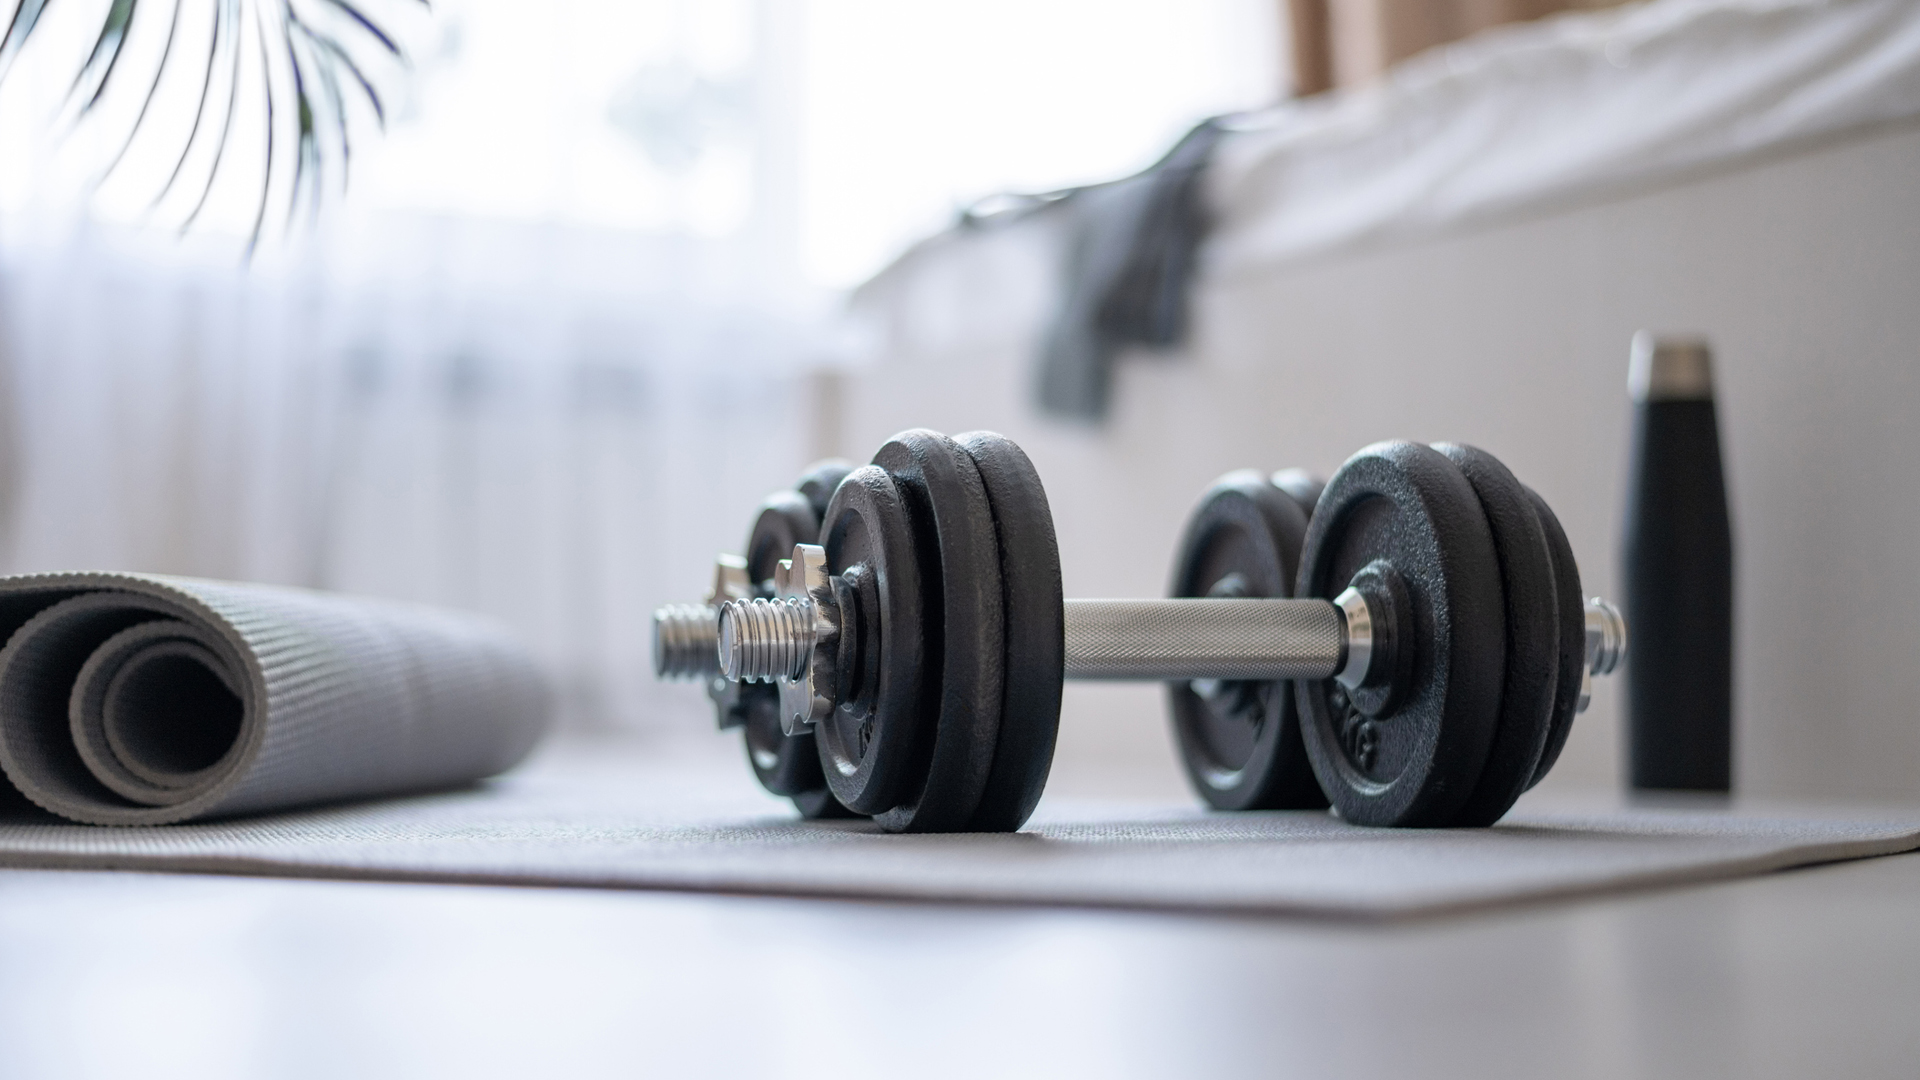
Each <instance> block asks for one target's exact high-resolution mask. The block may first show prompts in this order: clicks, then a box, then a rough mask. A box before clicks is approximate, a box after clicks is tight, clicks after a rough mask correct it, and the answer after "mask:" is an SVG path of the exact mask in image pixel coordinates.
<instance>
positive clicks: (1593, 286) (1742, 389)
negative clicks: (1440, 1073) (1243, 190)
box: [841, 127, 1920, 797]
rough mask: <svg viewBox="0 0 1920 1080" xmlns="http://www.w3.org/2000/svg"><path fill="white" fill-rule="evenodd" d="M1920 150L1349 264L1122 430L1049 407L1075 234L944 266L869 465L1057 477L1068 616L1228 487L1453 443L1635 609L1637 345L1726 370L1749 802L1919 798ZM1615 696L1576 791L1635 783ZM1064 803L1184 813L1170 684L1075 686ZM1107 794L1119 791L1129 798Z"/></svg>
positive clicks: (1562, 217) (861, 406)
mask: <svg viewBox="0 0 1920 1080" xmlns="http://www.w3.org/2000/svg"><path fill="white" fill-rule="evenodd" d="M1916 177H1920V131H1916V130H1915V129H1913V128H1912V127H1906V128H1903V129H1897V130H1892V131H1885V130H1883V131H1881V132H1879V133H1877V134H1874V135H1871V136H1868V137H1856V138H1853V139H1851V140H1848V141H1845V142H1839V143H1831V144H1828V145H1825V146H1823V147H1821V148H1819V149H1816V150H1814V151H1811V152H1806V153H1802V154H1799V155H1796V156H1791V157H1783V158H1776V159H1773V160H1770V161H1767V162H1763V163H1761V164H1759V165H1756V166H1750V167H1747V168H1745V169H1742V170H1740V171H1736V172H1728V173H1723V174H1719V175H1714V176H1710V177H1706V178H1702V179H1697V180H1695V181H1693V182H1689V183H1686V184H1683V185H1679V186H1672V187H1667V188H1664V189H1660V190H1655V191H1650V192H1646V193H1643V194H1640V195H1638V196H1636V197H1632V198H1625V199H1620V200H1617V201H1611V202H1608V203H1605V204H1600V205H1591V206H1587V207H1584V208H1580V209H1574V210H1570V211H1564V212H1559V213H1555V214H1552V215H1547V216H1539V217H1534V218H1530V219H1525V220H1512V221H1508V222H1506V223H1504V224H1500V225H1497V226H1494V227H1486V228H1479V229H1475V230H1472V231H1466V232H1460V233H1456V234H1453V235H1450V236H1447V237H1444V238H1442V239H1438V240H1432V241H1426V242H1419V243H1408V244H1402V245H1398V246H1391V247H1384V248H1378V249H1373V250H1365V251H1348V252H1344V253H1339V254H1335V255H1332V256H1327V257H1322V258H1319V259H1315V260H1313V261H1311V262H1310V263H1305V264H1294V265H1288V266H1282V267H1276V268H1274V269H1272V270H1271V271H1270V272H1268V273H1265V274H1262V275H1258V276H1252V277H1242V278H1239V279H1236V280H1232V281H1222V280H1209V281H1207V282H1205V283H1204V284H1203V286H1202V287H1201V289H1200V290H1199V294H1198V305H1199V306H1198V319H1197V331H1196V334H1195V338H1194V340H1193V342H1192V343H1191V345H1190V347H1189V348H1188V349H1186V350H1185V351H1184V352H1183V353H1182V354H1180V355H1177V356H1174V357H1168V358H1164V359H1155V358H1134V359H1132V360H1130V361H1129V362H1127V363H1126V364H1125V365H1124V366H1123V369H1122V372H1121V374H1120V378H1119V380H1118V384H1117V385H1118V392H1117V398H1116V402H1115V410H1114V415H1113V418H1112V420H1111V422H1110V423H1109V424H1108V425H1107V426H1106V427H1104V428H1101V429H1097V430H1093V429H1084V428H1078V427H1073V426H1066V425H1062V424H1060V423H1058V422H1053V421H1049V420H1046V419H1043V418H1040V417H1038V416H1036V415H1035V414H1034V413H1033V412H1032V411H1031V409H1030V407H1029V406H1028V405H1027V398H1028V395H1027V379H1028V367H1027V365H1028V357H1029V354H1030V352H1031V350H1032V335H1033V333H1034V331H1035V329H1036V327H1037V325H1038V324H1039V321H1040V320H1041V319H1043V318H1045V317H1046V314H1047V310H1048V304H1049V303H1050V300H1051V279H1050V275H1051V272H1052V271H1051V263H1050V250H1051V249H1050V246H1049V241H1050V237H1048V236H1047V235H1046V232H1045V230H1044V229H1042V228H1026V229H1020V228H1016V229H1013V230H1008V231H1005V232H1000V233H996V234H989V235H986V236H983V237H973V238H965V239H959V240H946V241H942V242H940V243H937V244H934V245H931V246H930V247H929V248H928V249H927V250H925V251H923V252H921V253H920V254H919V255H918V256H917V257H915V258H914V259H912V260H911V261H910V262H909V263H908V264H906V265H903V266H902V267H901V268H900V272H899V273H898V274H896V275H895V276H894V278H893V279H892V280H890V281H888V282H886V283H884V285H883V286H882V287H879V288H876V289H874V290H872V291H871V296H870V298H869V299H870V304H871V305H872V306H873V307H874V308H875V309H876V310H877V313H878V314H879V315H880V316H881V317H882V319H883V321H884V323H885V325H886V329H887V338H886V340H887V342H888V344H887V347H886V350H885V351H886V354H887V359H886V360H885V361H884V362H882V363H879V364H878V365H877V366H874V367H871V368H868V369H863V370H858V371H856V372H855V373H853V374H852V375H851V376H850V377H849V378H848V380H847V387H848V394H849V398H848V402H847V407H846V408H845V410H844V415H845V417H846V429H845V431H844V432H843V433H842V436H841V438H842V442H843V446H844V448H845V450H846V451H847V452H848V453H849V455H850V456H854V457H862V456H864V455H866V454H870V453H871V452H872V450H873V449H874V448H875V447H877V446H878V444H879V443H880V442H881V441H882V440H883V439H884V438H885V437H886V436H887V435H888V434H890V433H891V432H892V431H894V430H897V429H900V428H903V427H909V426H926V427H932V428H936V429H939V430H943V431H948V432H957V431H962V430H967V429H971V428H979V427H989V428H994V429H997V430H1000V431H1003V432H1005V433H1007V434H1008V435H1010V436H1012V437H1013V438H1015V439H1017V440H1019V441H1020V442H1021V443H1022V445H1024V446H1025V447H1026V448H1027V450H1028V451H1029V453H1030V454H1031V455H1032V456H1033V458H1034V460H1035V462H1036V464H1037V465H1038V466H1039V468H1040V470H1041V474H1042V476H1043V477H1044V478H1045V479H1046V480H1047V485H1048V492H1049V495H1050V497H1051V499H1052V502H1053V508H1054V516H1055V520H1056V524H1057V526H1058V529H1059V533H1060V538H1061V544H1062V559H1063V561H1064V563H1065V573H1066V584H1067V589H1068V594H1069V595H1080V596H1094V595H1153V594H1157V593H1159V592H1160V591H1161V590H1162V589H1163V588H1164V587H1165V578H1166V574H1167V570H1168V560H1169V558H1170V556H1171V552H1172V550H1173V546H1174V543H1175V539H1176V537H1177V535H1178V533H1179V530H1180V528H1181V524H1182V520H1183V517H1184V515H1185V514H1186V512H1187V511H1188V509H1189V508H1190V506H1191V504H1192V501H1193V500H1194V498H1195V497H1196V496H1197V495H1198V494H1199V492H1200V491H1201V490H1202V489H1203V488H1204V487H1205V485H1206V484H1207V483H1208V481H1209V480H1211V479H1212V478H1213V477H1215V476H1217V475H1219V474H1220V473H1223V472H1225V471H1227V470H1229V469H1232V468H1237V467H1243V466H1257V467H1261V468H1278V467H1282V466H1287V465H1305V466H1308V467H1310V468H1313V469H1316V470H1319V471H1321V472H1322V473H1323V474H1324V473H1326V472H1330V471H1331V470H1332V469H1334V468H1335V467H1336V466H1337V465H1338V464H1339V463H1340V461H1341V460H1342V459H1343V458H1344V457H1345V456H1346V455H1347V454H1349V453H1351V452H1352V451H1354V450H1356V449H1358V448H1359V447H1360V446H1362V445H1363V444H1365V443H1368V442H1372V441H1375V440H1378V439H1386V438H1410V439H1417V440H1423V441H1433V440H1439V439H1454V440H1461V441H1466V442H1471V443H1475V444H1478V445H1480V446H1482V447H1485V448H1486V449H1488V450H1491V451H1493V452H1494V453H1496V454H1498V455H1499V456H1500V457H1501V458H1502V459H1503V460H1505V461H1506V462H1507V464H1508V465H1509V466H1511V467H1512V468H1513V469H1514V471H1515V472H1516V473H1517V474H1518V475H1519V476H1520V478H1521V479H1522V480H1524V481H1526V482H1527V483H1529V484H1531V485H1532V486H1534V487H1535V488H1537V489H1538V490H1539V491H1540V492H1541V494H1542V495H1543V496H1545V497H1546V499H1547V500H1548V501H1549V502H1550V503H1551V504H1552V505H1553V506H1554V508H1555V510H1556V511H1557V513H1558V514H1559V515H1560V517H1561V519H1562V521H1563V522H1564V523H1565V525H1566V527H1567V530H1568V533H1569V535H1570V536H1571V538H1572V541H1573V545H1574V549H1575V551H1576V552H1577V553H1578V555H1579V557H1580V562H1581V571H1582V578H1583V581H1584V582H1585V584H1586V586H1587V589H1588V591H1589V592H1596V591H1597V592H1603V593H1605V592H1612V591H1614V579H1615V575H1616V565H1615V564H1616V558H1617V545H1618V539H1619V538H1618V529H1619V523H1620V520H1621V514H1620V511H1621V506H1622V501H1623V498H1624V496H1623V490H1622V485H1623V478H1624V473H1625V468H1626V440H1627V435H1628V423H1629V412H1628V403H1627V400H1626V392H1625V375H1626V357H1627V342H1628V339H1629V337H1630V336H1631V334H1632V333H1633V332H1634V331H1635V330H1636V329H1639V328H1642V327H1648V328H1653V329H1662V330H1698V331H1703V332H1705V333H1707V334H1709V335H1710V336H1711V338H1712V341H1713V343H1714V346H1715V348H1716V361H1717V363H1718V371H1717V375H1718V378H1719V386H1720V400H1721V424H1722V431H1723V438H1724V440H1725V450H1726V453H1727V457H1728V468H1729V471H1730V474H1731V483H1732V485H1733V490H1732V501H1733V506H1734V514H1735V519H1736V544H1737V558H1738V567H1739V568H1738V592H1737V602H1738V605H1739V616H1738V619H1739V623H1738V625H1739V642H1738V653H1737V664H1738V673H1737V676H1736V677H1737V680H1738V686H1737V692H1736V693H1737V705H1736V709H1737V719H1736V724H1737V734H1736V738H1737V751H1736V753H1737V762H1736V777H1737V779H1736V782H1737V784H1738V785H1739V787H1740V789H1741V790H1743V791H1746V792H1750V793H1757V794H1769V795H1796V796H1798V795H1808V796H1823V797H1912V796H1920V706H1917V705H1916V703H1917V702H1920V662H1916V660H1920V656H1916V653H1917V652H1920V650H1916V648H1915V643H1916V642H1917V641H1920V572H1917V571H1920V560H1917V559H1916V558H1915V557H1914V549H1915V543H1914V540H1915V538H1916V537H1920V425H1916V424H1914V423H1913V422H1912V417H1913V416H1914V415H1915V414H1916V412H1920V355H1916V354H1920V184H1916V183H1915V178H1916ZM1618 707H1619V706H1618V695H1617V694H1616V693H1615V692H1614V691H1613V690H1612V688H1610V687H1606V686H1604V685H1603V686H1602V688H1601V689H1600V690H1599V691H1598V693H1597V694H1596V698H1595V702H1594V705H1593V708H1592V709H1591V710H1590V711H1589V712H1588V713H1587V714H1585V716H1584V717H1583V718H1582V719H1581V722H1580V723H1579V724H1578V725H1577V726H1576V728H1575V732H1574V735H1573V739H1572V741H1571V743H1570V745H1569V747H1568V749H1567V752H1566V754H1565V756H1564V757H1563V758H1562V759H1561V764H1560V766H1559V767H1558V769H1557V770H1556V772H1555V774H1554V777H1553V779H1552V781H1550V783H1552V784H1554V785H1559V786H1597V785H1611V784H1614V783H1616V782H1617V777H1618V776H1619V775H1620V769H1621V754H1620V745H1619V744H1620V738H1621V736H1620V725H1619V722H1618ZM1055 775H1056V785H1055V788H1054V789H1053V790H1060V791H1075V790H1087V791H1091V790H1094V789H1099V790H1102V791H1105V790H1119V789H1125V790H1133V791H1139V792H1141V793H1150V792H1151V793H1176V792H1178V791H1179V790H1180V789H1181V788H1182V786H1183V784H1182V781H1181V779H1180V777H1179V772H1178V767H1177V765H1176V764H1175V763H1174V757H1173V751H1172V749H1171V744H1170V742H1169V739H1168V736H1167V735H1166V733H1165V732H1164V721H1163V719H1162V717H1161V713H1160V700H1159V690H1158V688H1157V687H1110V686H1084V685H1083V686H1073V687H1070V689H1069V691H1068V698H1067V715H1066V719H1065V721H1064V724H1063V735H1062V745H1061V750H1060V754H1059V758H1058V759H1057V765H1056V772H1055ZM1103 778H1104V779H1103Z"/></svg>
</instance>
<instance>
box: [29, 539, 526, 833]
mask: <svg viewBox="0 0 1920 1080" xmlns="http://www.w3.org/2000/svg"><path fill="white" fill-rule="evenodd" d="M0 638H4V640H5V641H6V646H5V648H4V649H0V770H4V772H5V775H6V779H7V781H8V782H9V783H10V784H11V786H12V788H13V791H11V792H0V806H3V805H4V804H5V803H6V802H7V801H8V800H9V799H17V798H18V797H19V796H24V797H25V798H26V799H28V800H31V801H32V802H34V803H36V804H38V805H39V806H41V807H44V808H45V809H47V810H51V811H52V812H54V813H56V814H59V815H60V816H62V817H65V818H69V819H71V820H74V821H78V822H83V823H86V824H91V825H160V824H166V823H170V822H180V821H187V820H189V819H195V818H206V817H230V816H233V815H238V814H246V813H254V812H260V811H266V810H281V809H287V808H292V807H298V806H307V805H312V804H315V803H322V802H334V801H340V800H344V799H352V798H361V797H367V796H374V795H387V794H395V793H400V792H411V791H427V790H433V789H437V788H447V787H451V786H454V785H458V784H463V783H467V782H470V781H473V780H477V779H480V778H482V777H486V776H492V775H494V774H495V773H498V772H501V771H502V770H505V769H507V768H509V767H510V766H512V765H514V764H515V763H516V762H518V761H520V760H521V759H522V758H523V757H525V756H526V755H527V753H528V751H530V750H531V749H532V748H533V746H534V744H535V743H536V742H538V741H539V739H540V736H541V734H542V733H543V732H544V730H545V728H546V724H547V712H548V692H547V689H546V686H545V684H544V682H543V680H542V677H541V675H540V672H539V670H538V669H537V668H536V667H535V665H534V663H533V661H532V659H531V657H530V656H528V654H527V653H526V651H525V650H524V649H523V648H521V647H520V646H519V645H518V644H517V643H516V642H515V641H514V640H513V638H512V637H511V636H510V635H509V634H508V633H507V632H506V631H505V630H504V629H503V628H501V627H498V626H496V625H495V624H493V623H491V622H489V621H487V620H484V619H481V618H477V617H473V616H465V615H458V614H454V613H450V612H441V611H435V610H433V609H430V608H424V607H418V606H414V605H408V604H399V603H392V602H386V601H377V600H367V599H361V598H355V597H344V596H336V595H330V594H327V593H319V592H312V591H309V590H305V589H293V588H283V587H276V586H267V585H242V584H234V583H230V582H219V581H201V580H196V579H191V578H176V577H162V576H158V575H135V574H89V573H78V574H40V575H32V576H27V577H12V578H0Z"/></svg>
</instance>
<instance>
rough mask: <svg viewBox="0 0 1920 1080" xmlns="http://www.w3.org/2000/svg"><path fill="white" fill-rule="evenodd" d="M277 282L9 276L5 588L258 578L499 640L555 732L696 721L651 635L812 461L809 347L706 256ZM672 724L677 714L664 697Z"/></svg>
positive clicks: (195, 271)
mask: <svg viewBox="0 0 1920 1080" xmlns="http://www.w3.org/2000/svg"><path fill="white" fill-rule="evenodd" d="M355 224H356V225H357V226H358V227H357V228H353V229H344V230H342V231H341V233H340V234H337V235H336V238H335V239H334V240H333V241H331V242H330V243H329V246H328V248H327V249H325V250H320V251H316V252H313V253H311V254H312V256H314V257H311V258H303V259H300V260H298V261H297V265H296V266H295V267H293V268H290V269H283V270H275V269H272V268H265V267H256V268H255V269H253V270H252V271H250V272H249V271H243V270H240V269H238V268H235V267H232V266H231V264H225V265H221V264H214V265H212V266H209V265H207V264H205V263H201V262H199V261H197V260H195V259H193V258H192V257H191V256H190V255H188V254H187V253H185V252H183V251H181V250H180V249H177V248H173V247H172V246H171V245H170V244H167V243H157V244H156V243H155V242H153V240H152V239H151V238H150V237H148V236H146V235H144V234H139V233H129V232H123V231H118V230H112V229H107V228H103V227H99V226H91V227H83V228H80V229H77V230H76V231H74V232H72V233H70V234H68V235H66V236H64V237H60V238H58V239H57V240H52V239H48V238H44V237H43V238H39V239H38V240H36V239H32V238H23V237H20V236H18V235H16V236H15V237H14V238H13V242H11V243H9V244H7V245H6V246H5V248H4V251H5V254H4V261H0V351H3V353H4V360H5V376H6V384H5V386H6V396H5V399H4V401H5V413H4V420H3V421H0V432H4V437H5V440H6V442H5V444H4V463H5V468H6V472H5V483H6V490H5V499H4V512H5V514H6V522H7V529H6V537H5V542H6V547H5V552H4V569H5V570H6V571H8V572H26V571H33V570H52V569H72V568H117V569H130V570H150V571H159V572H166V573H178V574H193V575H201V576H209V577H222V578H239V579H247V580H259V581H276V582H286V583H293V584H300V585H307V586H313V587H318V588H327V589H341V590H347V591H352V592H363V593H373V594H379V595H385V596H394V597H401V598H407V599H415V600H420V601H427V602H432V603H438V604H447V605H452V606H456V607H462V608H469V609H475V610H480V611H485V612H490V613H493V614H495V615H498V616H500V617H502V618H504V619H506V620H507V621H508V622H510V623H511V624H513V625H514V626H516V627H517V628H519V629H520V630H521V631H522V632H523V633H524V634H525V636H526V637H527V639H528V640H529V641H530V642H531V643H532V644H533V645H534V647H535V648H536V649H537V650H538V651H539V652H540V653H541V655H542V656H543V657H544V659H545V660H546V661H547V662H548V663H549V665H550V666H551V668H552V669H553V671H554V672H556V673H557V674H558V676H559V677H560V679H561V680H562V684H563V686H564V697H565V708H566V713H567V719H568V720H569V721H570V722H571V723H572V724H574V725H576V726H590V727H591V726H615V725H617V726H624V727H631V726H634V725H636V724H637V725H645V724H647V723H648V722H649V721H654V720H661V719H664V717H662V716H661V715H660V714H661V713H662V711H663V710H664V711H668V712H672V711H684V710H685V709H687V708H689V707H693V706H694V704H695V703H694V702H693V700H692V699H691V698H688V697H687V696H686V695H681V696H674V695H667V696H665V697H663V696H662V695H660V694H659V693H657V692H654V691H653V690H652V689H651V688H650V686H649V684H650V683H651V674H650V672H649V670H648V662H647V635H648V613H649V612H650V611H651V610H652V608H653V607H654V606H655V605H657V604H658V603H661V602H665V601H669V600H684V599H688V598H691V597H693V596H697V595H698V592H699V589H700V588H701V586H702V585H703V584H704V579H705V576H706V574H705V570H706V567H707V566H709V565H710V563H711V559H712V556H713V552H715V551H716V550H722V549H727V550H732V549H734V548H737V547H738V545H739V543H740V541H741V539H742V537H741V536H739V535H736V534H737V533H743V532H744V530H745V527H746V524H747V522H748V519H749V515H750V513H751V511H752V509H753V506H754V504H755V502H756V500H757V497H758V495H759V494H762V493H764V492H766V491H769V490H772V489H774V488H776V487H780V486H784V485H785V484H787V483H789V482H790V481H791V479H792V477H793V476H795V475H796V474H797V473H798V471H799V469H800V467H801V466H802V465H803V464H804V463H805V461H806V460H807V458H808V456H809V454H810V453H812V452H814V451H815V449H816V448H817V447H816V444H817V443H818V440H819V438H820V436H819V435H818V433H816V432H813V431H811V430H809V428H808V426H807V424H806V423H805V420H804V417H797V416H796V414H795V412H794V411H793V410H786V409H780V408H776V407H774V406H777V405H779V404H780V403H782V402H788V401H793V400H796V395H799V394H804V393H805V392H806V389H807V388H806V385H805V383H806V379H807V375H806V370H807V368H808V366H809V364H810V362H812V361H815V360H818V359H820V358H821V357H823V356H825V355H827V354H828V352H829V351H830V350H831V348H832V342H831V340H830V339H829V338H828V337H827V335H826V332H825V328H826V327H827V326H829V325H830V323H829V322H828V321H827V320H825V319H824V318H822V317H820V316H818V315H815V316H809V315H808V314H806V313H804V312H797V311H787V312H782V311H781V310H780V309H779V307H778V306H777V305H775V304H771V303H769V302H767V301H765V300H764V298H762V297H760V296H758V295H757V294H756V293H755V291H754V290H753V289H752V288H751V286H750V284H749V283H746V282H743V281H742V276H743V275H742V271H741V266H742V260H741V258H740V257H739V253H738V252H735V251H731V250H728V249H727V248H726V247H725V246H724V245H719V244H714V243H708V242H700V241H691V240H674V239H671V238H649V237H637V236H633V235H620V234H611V233H604V232H596V231H591V230H569V229H563V228H557V227H539V226H511V225H502V224H499V223H487V222H476V221H451V220H432V219H425V218H393V217H388V218H384V219H380V220H374V221H362V222H357V223H355ZM683 699H685V700H683Z"/></svg>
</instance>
